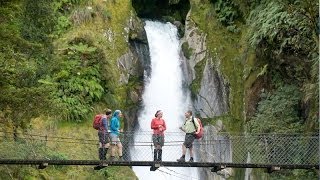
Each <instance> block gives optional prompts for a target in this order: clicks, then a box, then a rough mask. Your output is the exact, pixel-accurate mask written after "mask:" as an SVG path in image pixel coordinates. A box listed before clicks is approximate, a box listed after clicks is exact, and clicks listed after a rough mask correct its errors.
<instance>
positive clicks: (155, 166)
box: [150, 163, 161, 171]
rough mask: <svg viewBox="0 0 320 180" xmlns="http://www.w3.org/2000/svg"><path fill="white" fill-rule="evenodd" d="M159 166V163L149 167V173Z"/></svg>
mask: <svg viewBox="0 0 320 180" xmlns="http://www.w3.org/2000/svg"><path fill="white" fill-rule="evenodd" d="M160 166H161V164H160V163H155V164H153V165H152V166H151V167H150V171H155V170H157V169H158V168H159V167H160Z"/></svg>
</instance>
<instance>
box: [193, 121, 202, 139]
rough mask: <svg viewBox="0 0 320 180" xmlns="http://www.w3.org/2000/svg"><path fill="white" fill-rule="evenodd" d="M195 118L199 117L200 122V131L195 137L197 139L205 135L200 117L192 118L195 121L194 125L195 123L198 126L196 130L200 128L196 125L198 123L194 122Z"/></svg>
mask: <svg viewBox="0 0 320 180" xmlns="http://www.w3.org/2000/svg"><path fill="white" fill-rule="evenodd" d="M194 119H197V121H198V123H199V125H200V132H199V133H198V134H194V137H195V138H196V139H200V138H202V136H203V126H202V123H201V120H200V119H199V118H193V119H192V122H193V125H194V127H195V128H196V130H197V129H198V128H197V126H196V123H195V122H194Z"/></svg>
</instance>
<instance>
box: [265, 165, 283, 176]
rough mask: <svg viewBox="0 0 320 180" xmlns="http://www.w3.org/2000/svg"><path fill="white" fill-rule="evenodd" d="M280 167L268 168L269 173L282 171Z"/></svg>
mask: <svg viewBox="0 0 320 180" xmlns="http://www.w3.org/2000/svg"><path fill="white" fill-rule="evenodd" d="M280 169H281V168H280V167H279V166H271V167H268V168H267V173H269V174H270V173H272V172H274V171H280Z"/></svg>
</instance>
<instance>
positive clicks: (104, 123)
mask: <svg viewBox="0 0 320 180" xmlns="http://www.w3.org/2000/svg"><path fill="white" fill-rule="evenodd" d="M102 125H103V127H104V129H105V130H108V120H107V118H105V117H103V118H102Z"/></svg>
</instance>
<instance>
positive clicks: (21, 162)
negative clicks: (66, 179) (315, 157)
mask: <svg viewBox="0 0 320 180" xmlns="http://www.w3.org/2000/svg"><path fill="white" fill-rule="evenodd" d="M100 163H101V161H97V160H20V159H0V164H7V165H43V164H46V165H99V164H100ZM105 163H107V164H108V165H109V166H154V165H155V164H159V165H160V166H167V167H207V168H210V167H211V168H213V167H217V166H223V167H224V168H271V167H280V168H281V169H313V168H316V169H319V164H299V165H296V164H252V163H246V164H242V163H208V162H192V163H190V162H184V163H181V162H174V161H162V162H154V161H105Z"/></svg>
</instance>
